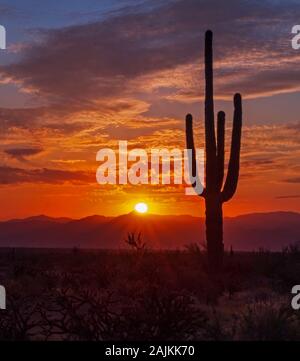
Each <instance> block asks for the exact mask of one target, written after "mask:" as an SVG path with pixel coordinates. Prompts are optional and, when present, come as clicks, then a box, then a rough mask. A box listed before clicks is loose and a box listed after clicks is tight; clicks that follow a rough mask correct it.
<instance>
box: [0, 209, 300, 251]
mask: <svg viewBox="0 0 300 361" xmlns="http://www.w3.org/2000/svg"><path fill="white" fill-rule="evenodd" d="M128 232H141V234H142V238H143V240H144V242H146V243H147V245H148V247H150V248H154V249H177V248H183V247H184V246H185V245H187V244H189V243H192V242H199V243H204V240H205V227H204V218H199V217H193V216H189V215H181V216H175V215H155V214H147V215H139V214H136V213H135V212H132V213H129V214H125V215H121V216H118V217H105V216H100V215H94V216H89V217H85V218H82V219H78V220H75V219H71V218H66V217H61V218H51V217H48V216H44V215H39V216H33V217H29V218H26V219H14V220H9V221H3V222H0V247H37V248H45V247H46V248H72V247H82V248H103V249H122V248H127V246H126V243H125V241H124V240H125V238H126V236H127V233H128ZM296 242H300V213H296V212H271V213H252V214H245V215H241V216H237V217H231V218H225V219H224V243H225V247H226V248H229V247H230V246H231V245H232V246H233V248H234V249H236V250H244V251H246V250H248V251H250V250H254V249H258V248H265V249H269V250H273V251H276V250H281V249H282V248H283V247H285V246H287V245H289V244H291V243H296Z"/></svg>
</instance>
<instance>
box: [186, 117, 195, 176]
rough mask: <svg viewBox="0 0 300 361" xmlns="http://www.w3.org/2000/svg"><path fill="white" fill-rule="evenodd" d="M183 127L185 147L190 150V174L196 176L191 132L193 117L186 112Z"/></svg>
mask: <svg viewBox="0 0 300 361" xmlns="http://www.w3.org/2000/svg"><path fill="white" fill-rule="evenodd" d="M185 129H186V145H187V149H191V151H192V176H193V177H196V151H195V143H194V134H193V117H192V115H191V114H188V115H187V116H186V118H185Z"/></svg>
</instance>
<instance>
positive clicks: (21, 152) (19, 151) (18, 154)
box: [4, 148, 43, 161]
mask: <svg viewBox="0 0 300 361" xmlns="http://www.w3.org/2000/svg"><path fill="white" fill-rule="evenodd" d="M4 152H5V153H6V154H8V155H9V156H11V157H12V158H15V159H17V160H20V161H24V160H26V158H27V157H32V156H35V155H37V154H40V153H42V152H43V149H42V148H11V149H6V150H4Z"/></svg>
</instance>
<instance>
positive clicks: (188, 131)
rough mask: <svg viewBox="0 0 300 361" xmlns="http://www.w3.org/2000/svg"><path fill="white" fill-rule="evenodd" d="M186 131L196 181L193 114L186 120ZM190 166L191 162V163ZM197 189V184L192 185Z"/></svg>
mask: <svg viewBox="0 0 300 361" xmlns="http://www.w3.org/2000/svg"><path fill="white" fill-rule="evenodd" d="M185 129H186V145H187V149H191V150H192V162H191V164H192V172H191V173H192V174H191V175H192V177H193V179H195V178H196V177H197V164H196V149H195V143H194V133H193V117H192V115H191V114H188V115H187V116H186V118H185ZM189 164H190V162H189ZM192 186H193V187H195V182H194V183H193V184H192ZM204 194H205V190H203V192H202V193H201V194H200V196H202V197H204Z"/></svg>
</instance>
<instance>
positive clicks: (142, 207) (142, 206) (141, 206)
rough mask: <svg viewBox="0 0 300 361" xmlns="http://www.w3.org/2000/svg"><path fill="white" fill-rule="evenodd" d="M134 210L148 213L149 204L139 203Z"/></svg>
mask: <svg viewBox="0 0 300 361" xmlns="http://www.w3.org/2000/svg"><path fill="white" fill-rule="evenodd" d="M134 210H135V211H136V212H138V213H147V212H148V205H147V204H146V203H137V204H136V205H135V206H134Z"/></svg>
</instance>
